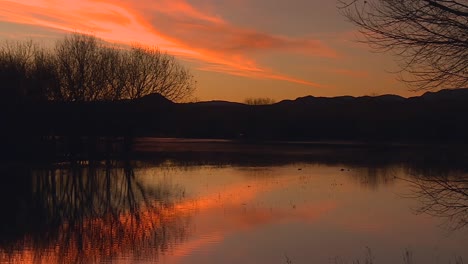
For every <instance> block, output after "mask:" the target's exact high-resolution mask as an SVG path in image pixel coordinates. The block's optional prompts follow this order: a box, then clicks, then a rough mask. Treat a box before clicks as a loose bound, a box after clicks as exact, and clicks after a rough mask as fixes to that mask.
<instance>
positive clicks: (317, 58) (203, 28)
mask: <svg viewBox="0 0 468 264" xmlns="http://www.w3.org/2000/svg"><path fill="white" fill-rule="evenodd" d="M336 4H337V3H336V1H335V0H313V1H311V0H293V1H285V0H138V1H137V0H112V1H110V0H60V1H59V0H27V1H26V0H24V1H21V0H15V1H0V5H1V8H0V38H1V39H31V38H32V39H35V40H38V41H39V42H42V43H44V45H48V43H51V40H55V39H57V38H60V37H62V36H63V35H64V34H66V33H69V32H83V33H91V34H94V35H96V36H97V37H100V38H103V39H105V40H107V41H110V42H117V43H123V44H135V43H139V44H142V45H149V46H155V47H159V48H160V49H161V50H165V51H167V52H169V53H171V54H173V55H175V56H176V57H177V58H179V59H180V60H181V62H182V63H184V64H186V65H187V66H188V67H189V68H190V69H191V70H192V73H193V75H194V76H195V78H196V80H197V82H198V84H197V91H196V92H195V94H194V96H195V97H196V98H198V99H199V100H214V99H220V100H230V101H240V102H242V101H244V100H245V99H246V98H251V97H269V98H273V99H275V100H278V101H279V100H282V99H294V98H296V97H300V96H306V95H313V96H340V95H354V96H360V95H376V94H386V93H393V94H399V95H403V96H415V95H418V94H416V93H413V92H410V91H409V90H408V88H407V87H406V86H405V85H404V84H402V83H399V82H398V81H397V80H396V75H395V74H392V73H391V72H392V71H396V70H397V69H398V68H397V67H396V63H395V62H394V60H393V58H392V57H391V56H390V55H389V54H380V53H372V52H371V51H370V49H369V47H368V46H367V45H365V44H361V43H358V42H356V40H357V39H358V38H359V34H358V33H357V28H355V27H354V26H353V25H352V24H350V23H348V22H347V21H346V19H345V18H344V17H343V16H342V15H340V13H339V11H338V10H337V8H336Z"/></svg>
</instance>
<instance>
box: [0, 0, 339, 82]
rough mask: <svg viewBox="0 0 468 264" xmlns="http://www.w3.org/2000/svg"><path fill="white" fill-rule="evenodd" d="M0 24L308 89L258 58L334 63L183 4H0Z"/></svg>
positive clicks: (303, 41) (67, 0) (43, 0)
mask: <svg viewBox="0 0 468 264" xmlns="http://www.w3.org/2000/svg"><path fill="white" fill-rule="evenodd" d="M0 20H1V21H5V22H10V23H21V24H32V25H36V26H40V27H45V28H50V29H54V30H62V31H67V32H70V31H72V32H73V31H78V32H84V33H92V34H95V35H97V36H98V37H101V38H103V39H106V40H108V41H111V42H120V43H127V44H131V43H140V44H143V45H150V46H157V47H159V48H160V49H162V50H166V51H168V52H169V53H171V54H174V55H176V56H178V57H180V58H182V59H185V60H190V61H194V62H196V63H197V65H198V66H199V69H200V70H205V71H215V72H221V73H225V74H230V75H236V76H243V77H248V78H257V79H272V80H281V81H286V82H292V83H298V84H302V85H307V86H312V87H325V86H324V85H322V84H319V83H315V82H312V81H310V80H304V79H301V78H297V77H293V76H289V75H286V74H282V73H280V72H276V71H274V70H272V69H269V68H267V67H264V66H262V65H261V64H260V63H259V62H258V61H257V60H255V59H254V57H255V56H258V55H259V54H260V55H261V54H269V55H271V54H292V53H294V54H300V55H304V56H310V57H326V58H336V57H337V53H336V52H335V51H334V50H333V49H331V48H329V47H328V46H327V45H325V44H324V43H323V42H322V41H320V40H318V39H312V38H293V37H288V36H279V35H274V34H268V33H265V32H259V31H257V30H255V29H252V28H243V27H238V26H236V25H233V24H231V23H229V22H228V21H226V20H224V19H223V18H221V17H219V16H217V15H215V14H212V13H211V12H209V11H205V10H201V9H199V8H197V7H195V6H194V5H192V4H190V3H189V2H187V1H186V0H155V1H149V0H142V1H130V0H116V1H110V0H82V1H74V0H63V1H57V0H32V1H21V0H13V1H2V9H1V10H0Z"/></svg>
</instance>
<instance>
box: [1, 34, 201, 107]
mask: <svg viewBox="0 0 468 264" xmlns="http://www.w3.org/2000/svg"><path fill="white" fill-rule="evenodd" d="M0 82H2V83H3V84H4V85H3V86H4V89H5V91H4V94H6V95H7V96H6V98H17V99H21V98H22V99H24V98H27V99H29V100H31V99H32V100H35V101H37V100H54V101H66V102H70V101H81V102H83V101H103V100H106V101H110V100H119V99H135V98H140V97H143V96H145V95H148V94H152V93H160V94H161V95H163V96H165V97H166V98H168V99H170V100H173V101H179V100H182V99H184V98H185V97H187V96H189V95H191V94H192V93H193V91H194V89H195V81H194V80H193V76H192V75H191V74H190V72H189V71H188V70H187V69H186V68H185V67H183V66H182V65H181V64H180V63H179V62H178V61H177V60H176V59H175V58H174V57H173V56H170V55H168V54H166V53H162V52H161V51H159V50H158V49H152V48H144V47H140V46H133V47H131V48H129V49H125V48H124V47H117V46H112V45H110V44H109V43H106V42H104V41H103V40H101V39H98V38H96V37H95V36H91V35H83V34H71V35H69V36H66V37H65V38H64V39H62V40H59V41H57V42H56V43H55V47H54V48H53V49H45V48H41V47H39V46H38V45H36V44H34V43H33V42H32V41H29V42H24V43H22V42H17V43H11V42H6V43H5V44H4V45H3V46H2V47H0Z"/></svg>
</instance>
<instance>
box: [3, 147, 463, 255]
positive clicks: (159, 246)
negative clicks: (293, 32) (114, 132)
mask: <svg viewBox="0 0 468 264" xmlns="http://www.w3.org/2000/svg"><path fill="white" fill-rule="evenodd" d="M136 148H137V150H138V155H136V156H137V157H138V158H135V159H133V160H119V161H116V160H99V161H89V160H73V161H69V162H60V163H57V162H55V163H49V164H11V163H9V164H4V165H2V169H1V174H2V175H1V177H2V181H4V183H2V186H1V190H0V191H1V193H0V198H1V201H0V206H1V218H2V219H1V220H0V263H51V264H53V263H67V264H71V263H125V264H127V263H294V264H296V263H297V264H301V263H332V264H335V263H338V264H342V263H357V261H360V262H359V263H383V264H385V263H388V264H394V263H464V262H463V261H465V263H466V262H467V261H468V230H467V229H468V228H466V226H465V225H466V223H467V220H468V209H467V208H468V191H467V188H468V170H467V168H468V163H467V161H466V159H465V157H466V156H465V154H463V153H462V154H460V153H459V152H458V151H457V152H453V151H451V150H450V149H449V150H447V149H445V148H442V149H435V150H433V149H431V150H427V149H425V148H424V149H421V148H418V149H417V150H414V149H413V148H407V147H399V148H397V150H395V149H394V148H375V147H373V148H368V147H364V146H355V145H353V146H336V145H328V144H324V145H317V144H315V145H313V144H311V145H307V144H305V145H304V144H286V143H284V144H279V145H258V144H257V145H251V144H247V145H238V144H235V143H231V142H224V141H190V140H188V141H183V140H154V139H142V140H140V141H138V142H137V147H136Z"/></svg>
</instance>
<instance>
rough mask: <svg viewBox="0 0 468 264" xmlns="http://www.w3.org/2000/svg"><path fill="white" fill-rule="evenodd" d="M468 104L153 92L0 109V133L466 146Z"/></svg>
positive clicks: (447, 98)
mask: <svg viewBox="0 0 468 264" xmlns="http://www.w3.org/2000/svg"><path fill="white" fill-rule="evenodd" d="M466 102H468V89H458V90H442V91H439V92H428V93H425V94H424V95H422V96H418V97H411V98H403V97H400V96H396V95H381V96H376V97H371V96H363V97H352V96H340V97H332V98H326V97H313V96H306V97H302V98H297V99H296V100H284V101H281V102H278V103H275V104H272V105H258V106H253V105H245V104H241V103H232V102H225V101H211V102H198V103H173V102H171V101H170V100H167V99H166V98H164V97H163V96H161V95H159V94H151V95H148V96H145V97H143V98H140V99H137V100H120V101H115V102H90V103H57V102H42V103H35V104H33V103H23V104H10V105H9V104H3V105H2V106H1V107H2V108H1V120H2V123H3V125H2V127H3V128H4V129H3V130H2V132H0V133H2V136H3V140H2V141H3V142H4V141H11V140H10V139H11V138H13V139H15V138H27V137H31V136H51V135H55V136H70V135H73V136H157V137H187V138H228V139H243V140H313V141H317V140H327V141H330V140H332V141H342V140H346V141H364V142H468V104H467V103H466ZM8 138H10V139H8ZM13 141H14V140H13Z"/></svg>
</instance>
